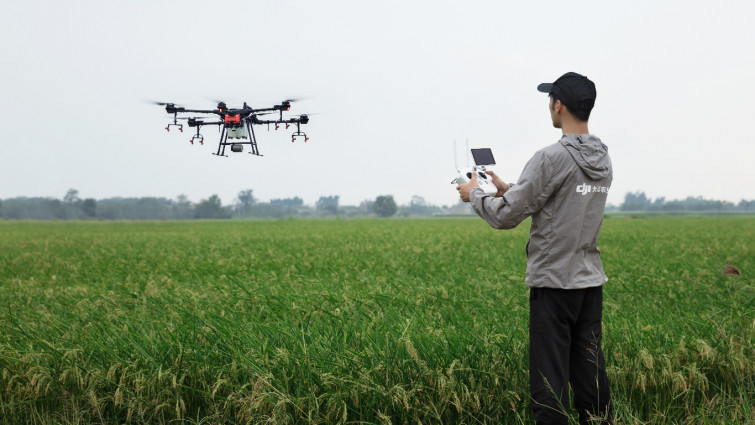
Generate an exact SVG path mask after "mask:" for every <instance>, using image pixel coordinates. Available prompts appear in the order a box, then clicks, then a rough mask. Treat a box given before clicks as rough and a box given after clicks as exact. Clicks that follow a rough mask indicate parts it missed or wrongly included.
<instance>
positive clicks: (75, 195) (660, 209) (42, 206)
mask: <svg viewBox="0 0 755 425" xmlns="http://www.w3.org/2000/svg"><path fill="white" fill-rule="evenodd" d="M606 209H607V211H627V212H638V211H639V212H648V213H678V212H714V213H729V212H745V213H746V212H750V213H755V201H746V200H741V201H740V202H739V203H737V204H734V203H731V202H726V201H715V200H708V199H703V198H700V197H696V198H693V197H688V198H686V199H683V200H669V201H667V200H666V199H665V198H657V199H654V200H651V199H649V198H648V197H647V196H646V195H645V193H644V192H635V193H627V194H626V196H625V198H624V203H623V204H621V205H619V206H615V205H609V206H608V207H607V208H606ZM467 214H473V212H472V210H471V208H470V207H469V205H468V204H464V203H461V202H459V203H457V204H455V205H451V206H446V205H444V206H436V205H432V204H429V203H427V202H426V201H425V199H424V198H422V197H421V196H413V197H412V200H411V201H410V202H409V204H407V205H397V204H396V201H395V200H394V199H393V196H392V195H383V196H378V197H377V198H375V199H367V200H364V201H362V202H361V203H360V204H359V205H341V204H340V200H339V196H338V195H331V196H321V197H320V198H319V199H318V200H317V202H316V203H315V205H313V206H311V205H305V204H304V201H303V200H302V199H301V198H299V197H294V198H283V199H271V200H270V201H268V202H262V201H260V200H258V199H256V198H255V197H254V193H253V191H252V190H251V189H248V190H242V191H241V192H239V194H238V196H237V197H236V198H235V199H234V200H233V202H232V203H231V204H230V205H223V203H222V202H221V200H220V198H219V197H218V196H217V195H212V196H210V197H209V198H207V199H202V200H200V201H199V202H191V201H190V200H189V198H188V197H186V196H185V195H179V196H178V197H177V198H176V199H168V198H155V197H143V198H120V197H117V198H106V199H100V200H96V199H93V198H85V199H82V198H80V197H79V192H78V191H77V190H75V189H71V190H69V191H68V192H67V193H66V195H65V196H64V197H63V199H56V198H29V197H20V198H9V199H2V200H0V219H12V220H190V219H228V218H284V217H302V218H306V217H344V218H354V217H394V216H396V217H430V216H450V215H467Z"/></svg>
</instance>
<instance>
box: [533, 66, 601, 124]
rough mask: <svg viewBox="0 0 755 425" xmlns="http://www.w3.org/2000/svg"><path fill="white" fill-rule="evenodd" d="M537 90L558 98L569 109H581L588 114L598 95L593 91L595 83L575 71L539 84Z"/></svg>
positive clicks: (573, 110) (575, 110)
mask: <svg viewBox="0 0 755 425" xmlns="http://www.w3.org/2000/svg"><path fill="white" fill-rule="evenodd" d="M537 90H538V91H541V92H543V93H548V94H549V95H551V96H553V98H554V99H556V100H560V101H561V103H563V104H564V105H566V107H567V108H569V110H570V111H572V112H577V111H583V112H585V113H587V115H588V116H589V115H590V111H592V108H593V106H595V98H596V97H597V95H598V93H597V92H596V91H595V83H593V82H592V81H590V79H589V78H587V77H585V76H584V75H581V74H577V73H576V72H567V73H566V74H564V75H562V76H560V77H558V79H557V80H556V81H554V82H552V83H543V84H540V85H539V86H537Z"/></svg>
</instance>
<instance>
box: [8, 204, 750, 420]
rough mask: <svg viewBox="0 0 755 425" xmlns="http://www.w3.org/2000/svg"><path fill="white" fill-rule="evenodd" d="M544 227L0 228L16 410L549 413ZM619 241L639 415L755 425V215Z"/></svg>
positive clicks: (609, 243) (673, 222)
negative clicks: (533, 297) (539, 235)
mask: <svg viewBox="0 0 755 425" xmlns="http://www.w3.org/2000/svg"><path fill="white" fill-rule="evenodd" d="M528 227H529V224H528V223H524V224H522V225H521V226H520V227H519V228H517V229H514V230H512V231H496V230H493V229H491V228H490V227H488V226H487V225H486V224H485V223H484V222H482V220H479V219H461V218H460V219H405V220H400V219H389V220H378V219H373V220H367V219H365V220H337V219H336V220H280V221H222V222H217V221H195V222H49V223H47V222H0V424H17V423H28V424H59V423H60V424H88V423H103V424H116V423H118V424H120V423H133V424H146V423H150V424H152V423H155V424H168V423H170V424H179V423H185V424H215V423H234V424H235V423H241V424H257V423H274V424H289V423H290V424H310V423H318V424H331V423H332V424H346V423H349V424H352V423H359V424H415V423H423V424H441V423H444V424H445V423H449V424H450V423H454V424H456V423H465V424H480V423H489V424H493V423H505V424H516V423H531V422H532V415H531V412H530V407H529V403H530V402H529V396H528V394H529V381H528V367H527V358H528V357H527V356H528V344H527V323H528V289H527V287H526V286H525V285H524V281H523V279H524V271H525V265H526V258H525V251H524V246H525V244H526V242H527V232H528ZM600 248H601V252H602V257H603V262H604V266H605V269H606V273H607V274H608V275H609V278H610V281H609V282H608V283H607V284H606V286H605V289H604V297H605V298H604V299H605V301H604V322H603V326H604V342H603V344H604V345H603V348H604V351H605V354H606V359H607V365H608V375H609V379H610V381H611V392H612V397H613V401H614V404H615V410H616V413H617V415H618V417H619V423H626V424H644V423H650V424H692V423H710V424H718V423H721V424H724V423H725V424H732V423H733V424H748V423H755V409H754V408H753V400H754V399H755V279H753V270H755V217H702V218H696V217H677V218H646V219H631V218H607V219H606V220H605V222H604V225H603V232H602V235H601V243H600ZM736 272H739V274H736ZM572 420H573V421H574V423H576V416H573V417H572Z"/></svg>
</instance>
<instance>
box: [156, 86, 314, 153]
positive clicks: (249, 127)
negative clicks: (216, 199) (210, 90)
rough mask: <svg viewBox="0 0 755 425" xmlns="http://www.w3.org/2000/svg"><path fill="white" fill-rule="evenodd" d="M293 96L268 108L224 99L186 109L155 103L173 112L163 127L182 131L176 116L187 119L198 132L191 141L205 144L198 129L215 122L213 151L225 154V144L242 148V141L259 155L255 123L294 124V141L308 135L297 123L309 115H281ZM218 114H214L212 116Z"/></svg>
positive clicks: (170, 112)
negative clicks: (217, 138) (230, 103)
mask: <svg viewBox="0 0 755 425" xmlns="http://www.w3.org/2000/svg"><path fill="white" fill-rule="evenodd" d="M294 101H295V99H288V100H284V101H283V102H281V103H280V104H279V105H274V106H272V107H269V108H261V109H254V108H250V107H249V106H248V105H247V104H246V102H244V106H243V107H242V108H240V109H233V108H228V107H227V106H226V104H225V102H219V103H218V106H217V108H215V109H187V108H184V107H182V106H179V105H176V104H175V103H163V102H154V103H155V104H157V105H162V106H165V112H167V113H169V114H173V122H172V123H169V124H168V126H167V127H165V130H167V131H170V128H171V127H175V128H177V129H178V130H179V131H181V132H183V131H184V130H183V124H180V123H179V122H178V120H186V121H187V125H188V126H189V127H196V128H197V134H195V135H194V136H192V137H191V140H189V141H190V142H191V144H192V145H193V144H194V142H199V144H200V145H204V136H202V134H201V133H200V132H199V130H200V129H201V128H202V126H206V125H217V126H218V131H220V142H219V143H218V151H217V152H216V153H214V154H213V155H218V156H228V155H226V154H225V148H226V146H230V147H231V151H232V152H243V151H244V145H249V147H250V149H251V152H249V153H250V154H252V155H257V156H262V155H261V154H260V152H259V148H258V147H257V138H256V136H255V135H254V126H255V125H267V128H268V130H270V125H275V129H276V130H277V129H278V128H279V127H280V126H281V125H285V126H286V128H289V127H290V126H292V125H295V126H296V131H295V132H294V133H293V134H292V135H291V142H295V141H296V139H297V137H303V138H304V141H305V142H306V141H307V140H309V137H307V135H306V134H305V133H304V132H302V131H301V128H300V126H301V125H302V124H306V123H308V122H309V116H308V115H306V114H302V115H299V116H298V117H296V116H295V117H284V116H283V112H284V111H288V110H290V109H291V103H292V102H294ZM276 113H278V117H277V118H278V119H272V120H271V119H259V118H258V117H261V116H263V115H271V114H276ZM178 114H200V115H202V114H204V115H207V116H204V117H201V116H200V117H179V116H178ZM212 115H217V118H216V117H214V116H212Z"/></svg>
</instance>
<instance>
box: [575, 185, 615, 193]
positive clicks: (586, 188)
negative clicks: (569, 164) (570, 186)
mask: <svg viewBox="0 0 755 425" xmlns="http://www.w3.org/2000/svg"><path fill="white" fill-rule="evenodd" d="M577 192H579V193H581V194H582V195H587V194H588V193H608V188H607V187H605V186H591V185H589V184H587V183H582V184H580V185H577Z"/></svg>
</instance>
